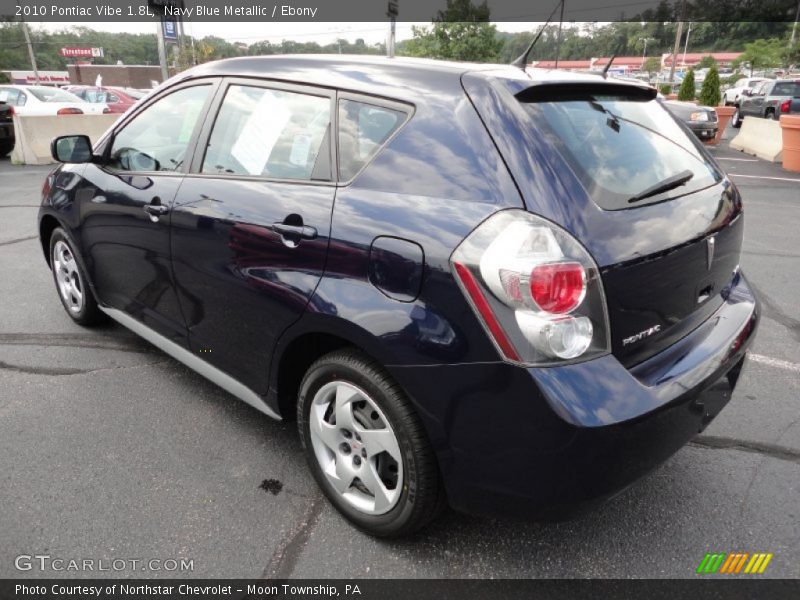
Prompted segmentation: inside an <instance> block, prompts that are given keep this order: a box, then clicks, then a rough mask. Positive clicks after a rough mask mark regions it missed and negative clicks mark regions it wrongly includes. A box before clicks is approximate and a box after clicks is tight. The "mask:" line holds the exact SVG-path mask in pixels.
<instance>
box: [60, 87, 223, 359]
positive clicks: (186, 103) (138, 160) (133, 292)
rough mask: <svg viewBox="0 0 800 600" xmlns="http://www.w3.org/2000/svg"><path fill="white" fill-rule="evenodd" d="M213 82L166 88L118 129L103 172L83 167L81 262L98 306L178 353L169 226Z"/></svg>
mask: <svg viewBox="0 0 800 600" xmlns="http://www.w3.org/2000/svg"><path fill="white" fill-rule="evenodd" d="M215 85H216V82H215V81H210V80H203V81H198V82H193V83H189V84H185V85H183V86H180V87H178V88H172V89H170V90H169V91H168V92H167V93H165V94H162V95H161V96H159V97H157V98H155V99H154V100H153V101H152V102H150V103H149V104H148V105H147V106H145V107H144V108H143V110H141V111H140V112H138V113H137V114H136V115H134V116H133V117H132V118H130V119H128V120H126V121H124V122H123V123H122V124H121V125H120V127H119V128H117V130H115V132H114V134H113V136H112V137H111V138H109V139H108V140H107V141H106V143H105V147H104V148H103V150H102V151H103V153H104V154H105V156H106V160H105V162H104V164H96V163H91V164H88V165H86V168H85V170H84V172H83V177H82V180H81V182H80V184H79V185H80V189H79V190H78V191H77V192H76V194H75V196H76V198H79V199H80V201H81V208H80V210H81V215H82V221H83V226H82V230H81V239H82V243H83V255H84V256H85V257H87V267H88V268H89V271H90V276H91V278H92V281H93V282H94V285H95V289H96V290H97V294H98V296H99V300H100V301H101V302H102V303H103V304H105V305H106V306H109V307H111V308H116V309H119V310H122V311H124V312H126V313H128V315H130V316H132V317H134V318H136V319H137V320H139V321H141V322H142V323H144V324H145V325H147V326H148V327H150V328H151V329H154V330H155V331H157V332H158V333H160V334H161V335H164V336H166V337H168V338H170V339H171V340H173V341H175V342H177V343H180V344H183V345H185V344H186V343H187V336H186V326H185V323H184V320H183V316H182V314H181V311H180V307H179V306H178V301H177V297H176V295H175V289H174V284H173V280H172V271H171V268H170V249H169V221H170V214H169V212H170V209H171V207H172V202H173V200H174V198H175V194H176V192H177V191H178V188H179V187H180V185H181V182H182V181H183V177H184V172H185V170H186V166H187V165H188V161H189V159H190V158H191V151H192V150H193V147H194V140H195V139H196V138H197V135H198V133H199V128H200V124H201V122H202V119H201V117H202V116H203V115H204V114H205V110H207V107H208V105H209V104H210V102H211V99H212V97H213V91H214V89H215Z"/></svg>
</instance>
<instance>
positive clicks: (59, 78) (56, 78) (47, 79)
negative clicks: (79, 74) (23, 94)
mask: <svg viewBox="0 0 800 600" xmlns="http://www.w3.org/2000/svg"><path fill="white" fill-rule="evenodd" d="M25 81H26V83H35V82H36V76H35V75H26V76H25ZM39 82H41V83H69V76H67V75H45V74H43V73H39Z"/></svg>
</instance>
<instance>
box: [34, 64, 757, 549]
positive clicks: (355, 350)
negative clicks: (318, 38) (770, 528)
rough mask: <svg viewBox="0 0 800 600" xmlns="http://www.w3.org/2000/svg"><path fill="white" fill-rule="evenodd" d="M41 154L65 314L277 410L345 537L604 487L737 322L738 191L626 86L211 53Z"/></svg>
mask: <svg viewBox="0 0 800 600" xmlns="http://www.w3.org/2000/svg"><path fill="white" fill-rule="evenodd" d="M52 152H53V155H54V157H55V158H56V159H57V160H59V161H61V162H62V163H64V164H62V165H61V166H59V167H58V168H57V169H56V170H55V171H54V172H53V173H52V174H51V175H50V176H49V177H48V178H47V181H46V183H45V186H44V192H43V199H42V206H41V211H40V214H39V231H40V234H41V242H42V248H43V250H44V254H45V256H46V258H47V261H48V263H49V265H50V267H51V269H52V273H53V277H54V279H55V283H56V288H57V290H58V294H59V296H60V298H61V302H62V303H63V305H64V308H65V309H66V311H67V314H68V315H69V316H70V317H72V319H74V320H75V321H77V322H78V323H80V324H82V325H90V324H92V323H94V322H96V321H97V320H98V319H99V318H101V317H106V316H108V317H111V318H112V319H114V320H116V321H118V322H119V323H121V324H122V325H124V326H125V327H128V328H130V329H131V330H133V331H134V332H136V333H138V334H139V335H141V336H142V337H144V338H146V339H147V340H149V341H150V342H152V343H153V344H155V345H156V346H158V347H159V348H161V349H162V350H164V351H165V352H167V353H168V354H170V355H172V356H173V357H175V358H176V359H178V360H180V361H182V362H184V363H185V364H187V365H189V366H190V367H192V368H193V369H195V370H196V371H198V372H199V373H201V374H202V375H204V376H206V377H208V378H209V379H211V380H212V381H214V382H215V383H217V384H219V385H220V386H221V387H222V388H224V389H226V390H227V391H229V392H230V393H231V394H233V395H234V396H237V397H239V398H240V399H242V400H244V401H245V402H247V403H249V404H251V405H252V406H254V407H255V408H256V409H258V410H260V411H262V412H264V413H267V414H268V415H271V416H273V417H275V418H279V419H294V418H296V419H297V424H298V429H299V434H300V438H301V441H302V445H303V447H304V449H305V453H306V456H307V459H308V464H309V466H310V469H311V471H312V473H313V475H314V477H315V478H316V480H317V482H318V483H319V485H320V487H321V488H322V490H323V491H324V493H325V494H326V495H327V497H328V498H329V499H330V501H331V502H332V503H333V504H334V505H335V507H336V508H337V509H338V510H339V511H340V512H341V513H342V514H343V515H345V516H346V517H347V518H348V519H349V520H350V521H352V522H353V523H354V524H355V525H356V526H358V527H359V528H361V529H362V530H365V531H368V532H370V533H372V534H374V535H379V536H399V535H403V534H407V533H409V532H412V531H414V530H417V529H419V528H420V527H422V526H423V525H425V524H426V523H428V522H430V521H431V520H432V519H433V518H434V517H435V516H436V515H437V514H438V513H439V512H440V511H441V510H442V509H443V507H445V506H446V505H448V504H449V505H450V506H452V507H454V508H456V509H458V510H463V511H469V512H475V513H484V514H503V515H517V516H523V517H533V518H554V517H561V516H563V515H567V514H572V513H574V512H575V511H576V510H579V509H582V508H585V507H587V506H591V505H592V504H594V503H596V502H598V501H600V500H602V499H605V498H608V497H610V496H612V495H614V494H615V493H617V492H618V491H619V490H621V489H622V488H624V487H625V486H627V485H628V484H630V483H631V482H633V481H634V480H635V479H636V478H638V477H640V476H641V475H643V474H644V473H647V472H648V471H649V470H651V469H653V468H654V467H655V466H657V465H658V464H660V463H662V462H663V461H664V460H666V459H667V458H668V457H669V456H671V455H672V454H673V453H674V452H676V451H677V450H678V449H679V448H681V447H682V446H683V445H684V444H685V443H687V442H688V441H689V440H690V439H691V438H692V437H693V436H694V435H696V434H697V433H698V431H701V430H702V429H703V428H704V427H705V426H706V425H707V424H708V423H709V422H710V421H711V419H713V418H714V417H715V416H716V415H717V413H718V412H719V411H720V409H721V408H722V407H723V406H724V405H725V403H726V402H727V401H728V399H729V398H730V394H731V390H732V389H733V387H734V385H735V384H736V382H737V379H738V377H739V373H740V371H741V369H742V364H743V362H744V357H745V351H746V349H747V348H748V346H749V345H750V342H751V340H752V339H753V335H754V332H755V329H756V326H757V323H758V312H759V311H758V303H757V301H756V298H755V297H754V295H753V292H752V291H751V289H750V287H749V286H748V283H747V281H746V279H745V277H744V275H743V274H742V272H741V271H740V270H739V254H740V247H741V244H742V232H743V226H744V225H743V219H744V216H743V212H742V202H741V198H740V196H739V192H738V191H737V189H736V186H734V185H733V184H732V183H731V181H730V180H729V179H728V178H727V177H726V175H725V174H724V173H723V172H722V171H721V169H720V168H719V167H718V165H717V164H716V163H715V161H714V160H713V159H712V158H711V156H710V155H709V154H708V153H707V152H706V151H705V150H704V149H703V147H702V146H701V145H700V143H699V142H698V141H697V140H696V139H695V138H694V136H693V135H692V134H691V132H690V131H689V130H688V129H687V128H686V127H685V126H683V125H682V124H681V123H679V122H678V121H677V120H676V119H675V118H674V117H672V116H671V115H670V114H669V112H668V111H667V110H666V109H665V108H664V107H663V106H662V104H661V101H660V100H659V99H657V98H656V93H655V90H653V89H652V88H649V87H646V86H643V85H637V84H632V83H628V82H623V81H615V80H613V79H604V78H603V77H600V76H590V75H579V74H564V73H555V72H548V71H538V70H534V69H528V70H527V71H525V70H522V69H518V68H515V67H512V66H499V65H472V64H466V63H443V62H436V61H422V60H411V59H383V58H375V57H373V58H355V57H341V56H335V57H324V56H323V57H319V56H318V57H300V56H296V57H292V56H285V57H273V58H259V57H254V58H236V59H230V60H224V61H221V62H216V63H210V64H206V65H202V66H199V67H196V68H194V69H191V70H189V71H186V72H184V73H181V74H180V75H178V76H176V77H175V78H173V79H172V80H170V81H169V82H167V83H165V84H164V85H163V86H162V87H161V88H159V89H158V90H157V91H155V92H154V93H153V94H151V95H150V96H149V97H148V98H147V99H146V100H145V101H143V102H141V103H140V104H138V105H137V106H136V107H135V108H134V109H133V110H132V111H130V112H128V113H127V114H126V115H125V116H124V117H123V118H122V119H120V121H119V122H118V123H117V124H115V125H114V126H113V128H112V129H111V130H110V131H108V132H107V133H106V134H105V135H104V136H103V137H102V138H101V139H100V140H97V142H96V143H95V144H94V146H92V145H91V144H90V141H89V140H88V138H86V137H84V136H67V137H61V138H57V139H56V140H54V141H53V145H52ZM165 401H166V400H165ZM154 418H157V417H156V416H154Z"/></svg>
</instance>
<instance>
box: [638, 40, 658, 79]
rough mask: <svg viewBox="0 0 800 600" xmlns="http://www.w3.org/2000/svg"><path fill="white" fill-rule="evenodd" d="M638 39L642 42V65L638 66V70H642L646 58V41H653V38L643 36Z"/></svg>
mask: <svg viewBox="0 0 800 600" xmlns="http://www.w3.org/2000/svg"><path fill="white" fill-rule="evenodd" d="M639 41H640V42H644V49H643V50H642V66H641V67H640V68H639V72H643V71H644V61H645V60H646V59H647V42H650V41H655V40H654V39H653V38H647V37H643V38H639ZM648 78H649V73H648Z"/></svg>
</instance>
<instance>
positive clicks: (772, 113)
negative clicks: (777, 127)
mask: <svg viewBox="0 0 800 600" xmlns="http://www.w3.org/2000/svg"><path fill="white" fill-rule="evenodd" d="M764 116H765V117H766V118H767V119H768V120H769V121H774V120H775V111H774V110H768V111H767V114H766V115H764Z"/></svg>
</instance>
